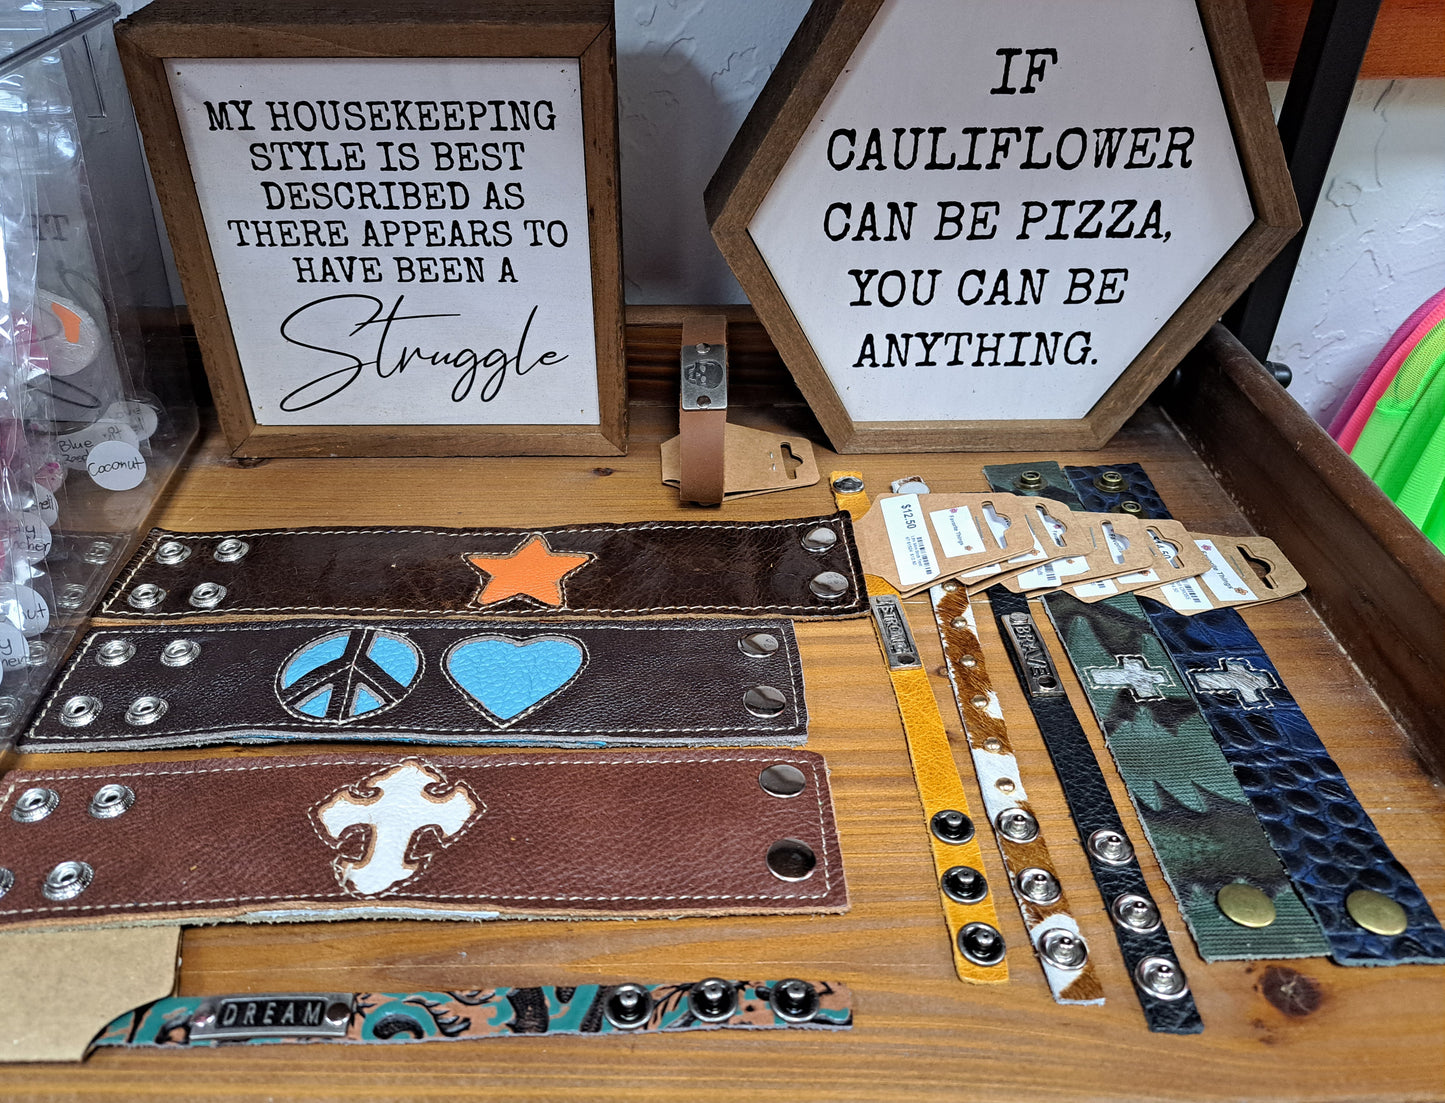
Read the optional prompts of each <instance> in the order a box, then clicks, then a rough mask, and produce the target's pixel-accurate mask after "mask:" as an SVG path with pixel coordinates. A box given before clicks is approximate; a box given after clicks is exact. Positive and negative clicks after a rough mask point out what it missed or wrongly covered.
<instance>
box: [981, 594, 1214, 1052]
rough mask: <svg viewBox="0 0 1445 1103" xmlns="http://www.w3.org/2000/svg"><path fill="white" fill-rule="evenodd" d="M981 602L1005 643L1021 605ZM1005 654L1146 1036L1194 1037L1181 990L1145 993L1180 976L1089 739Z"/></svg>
mask: <svg viewBox="0 0 1445 1103" xmlns="http://www.w3.org/2000/svg"><path fill="white" fill-rule="evenodd" d="M988 600H989V604H990V605H991V606H992V608H993V614H994V619H995V621H996V622H997V623H998V626H999V632H1000V633H1001V634H1002V635H1003V637H1004V639H1005V641H1006V642H1007V641H1008V640H1009V638H1010V635H1011V634H1012V633H1013V630H1012V629H1011V627H1010V625H1009V623H1008V619H1007V618H1009V617H1010V616H1018V615H1020V614H1022V615H1023V616H1030V614H1029V603H1028V598H1027V597H1025V596H1024V595H1022V594H1015V593H1010V592H1009V591H1008V590H1007V589H1005V588H1004V587H1002V586H994V587H992V588H991V589H990V590H989V591H988ZM1033 638H1034V641H1035V643H1036V646H1037V648H1038V649H1039V651H1040V652H1041V653H1042V655H1043V656H1045V657H1047V654H1048V653H1047V650H1046V649H1045V648H1044V644H1043V641H1042V639H1041V638H1039V637H1038V635H1037V632H1035V633H1034V636H1033ZM1008 651H1009V660H1010V662H1011V663H1012V664H1013V668H1014V673H1015V674H1016V675H1017V676H1018V679H1019V685H1020V687H1021V688H1022V689H1023V691H1024V696H1025V697H1026V698H1027V700H1028V703H1029V708H1030V709H1031V710H1032V711H1033V714H1034V719H1035V720H1036V721H1037V722H1038V726H1039V732H1040V734H1041V735H1042V736H1043V738H1044V745H1045V746H1046V747H1048V750H1049V757H1050V758H1052V759H1053V762H1054V770H1055V772H1056V773H1057V774H1058V775H1059V783H1060V785H1062V787H1063V790H1064V799H1065V800H1067V801H1068V804H1069V814H1070V815H1071V816H1073V819H1074V826H1075V827H1076V828H1077V829H1078V832H1079V840H1080V841H1081V842H1082V843H1083V844H1084V853H1085V854H1086V855H1087V856H1088V859H1089V868H1090V870H1091V872H1092V873H1093V874H1094V882H1095V884H1097V885H1098V887H1099V895H1100V896H1101V897H1103V901H1104V909H1105V912H1106V913H1107V914H1109V915H1110V917H1111V918H1113V920H1114V922H1113V926H1114V934H1115V937H1116V938H1117V939H1118V942H1119V950H1120V952H1121V953H1122V954H1123V955H1124V964H1125V965H1126V966H1127V968H1128V969H1129V973H1130V977H1131V979H1133V981H1134V991H1135V993H1136V994H1137V995H1138V997H1139V1003H1140V1006H1141V1007H1142V1008H1143V1009H1144V1018H1145V1021H1146V1022H1147V1023H1148V1024H1149V1029H1150V1030H1153V1031H1156V1032H1159V1033H1164V1034H1197V1033H1199V1032H1200V1031H1201V1030H1203V1029H1204V1024H1203V1022H1202V1020H1201V1019H1200V1017H1199V1010H1198V1008H1197V1007H1195V1005H1194V998H1193V996H1192V995H1191V994H1190V993H1189V990H1188V988H1187V985H1186V987H1185V988H1184V989H1183V990H1182V991H1181V992H1179V993H1178V994H1176V995H1174V996H1173V998H1162V997H1161V996H1159V995H1156V994H1154V992H1152V991H1150V989H1149V987H1148V986H1147V985H1146V983H1145V980H1144V977H1145V976H1146V975H1152V976H1154V977H1156V978H1157V977H1159V976H1160V973H1161V971H1163V972H1164V973H1165V975H1166V976H1167V970H1173V971H1174V973H1173V975H1174V976H1175V977H1177V978H1179V980H1180V981H1182V980H1183V977H1184V970H1183V967H1182V966H1180V964H1179V959H1178V957H1177V956H1176V955H1175V953H1174V947H1173V944H1172V943H1171V942H1170V941H1169V935H1168V933H1167V932H1166V931H1165V930H1164V924H1163V921H1162V919H1161V918H1160V916H1159V909H1158V905H1156V904H1155V903H1154V900H1153V897H1151V896H1150V894H1149V887H1148V885H1147V884H1145V882H1144V874H1143V872H1142V871H1141V870H1140V868H1139V863H1138V861H1137V860H1136V859H1135V857H1134V852H1133V846H1132V844H1131V843H1129V842H1128V838H1129V836H1128V833H1127V832H1126V831H1125V830H1124V821H1123V819H1122V818H1121V817H1120V815H1119V810H1118V808H1117V807H1116V806H1115V804H1114V798H1113V797H1112V796H1111V795H1110V793H1109V786H1108V783H1107V782H1106V781H1105V780H1104V774H1103V771H1102V770H1100V769H1099V763H1098V760H1097V759H1096V758H1095V757H1094V751H1093V748H1092V747H1090V746H1089V738H1088V736H1087V735H1085V734H1084V729H1083V727H1082V726H1081V725H1080V724H1079V719H1078V717H1077V716H1075V715H1074V708H1073V705H1071V704H1070V703H1069V699H1068V697H1067V696H1066V695H1064V694H1062V693H1058V694H1052V693H1050V692H1049V690H1050V689H1052V688H1053V687H1051V686H1048V685H1047V684H1045V685H1044V686H1043V687H1042V688H1038V687H1039V685H1040V681H1043V682H1044V683H1047V681H1048V677H1047V675H1042V676H1041V675H1040V673H1039V671H1040V669H1041V667H1040V665H1039V664H1038V663H1036V662H1030V664H1029V669H1025V666H1024V663H1023V662H1022V661H1021V659H1020V655H1019V653H1018V651H1017V650H1016V649H1014V648H1013V647H1011V646H1010V647H1008ZM1055 685H1057V683H1056V682H1055ZM1031 686H1033V687H1036V688H1034V689H1031ZM1113 838H1117V839H1118V840H1123V845H1122V846H1116V847H1114V848H1109V847H1106V846H1101V845H1100V844H1099V842H1098V841H1099V840H1105V839H1113ZM1091 840H1092V841H1091ZM1131 901H1136V902H1137V903H1136V904H1135V907H1134V908H1133V909H1132V910H1131V909H1130V908H1129V907H1128V904H1129V903H1130V902H1131ZM1130 914H1132V915H1139V916H1142V917H1143V921H1141V922H1139V923H1138V925H1130V924H1128V923H1126V922H1125V921H1124V920H1123V919H1122V918H1120V917H1121V915H1130ZM1151 916H1152V921H1151V920H1150V917H1151ZM1140 927H1143V928H1145V929H1140Z"/></svg>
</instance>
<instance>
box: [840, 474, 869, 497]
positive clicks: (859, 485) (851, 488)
mask: <svg viewBox="0 0 1445 1103" xmlns="http://www.w3.org/2000/svg"><path fill="white" fill-rule="evenodd" d="M833 489H834V490H836V491H837V492H838V493H839V494H857V493H858V491H860V490H862V489H863V480H862V479H860V478H859V477H858V476H857V475H844V476H842V477H841V478H838V479H834V480H833Z"/></svg>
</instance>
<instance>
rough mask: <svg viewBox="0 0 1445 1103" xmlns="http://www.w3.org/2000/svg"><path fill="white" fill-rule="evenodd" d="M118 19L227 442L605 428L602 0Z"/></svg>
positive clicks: (378, 447)
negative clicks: (121, 20)
mask: <svg viewBox="0 0 1445 1103" xmlns="http://www.w3.org/2000/svg"><path fill="white" fill-rule="evenodd" d="M117 38H118V40H119V43H120V49H121V54H122V58H123V60H124V64H125V69H126V76H127V79H128V81H129V82H130V86H131V93H132V98H133V100H134V102H135V108H136V115H137V117H138V120H139V122H140V126H141V131H142V134H143V136H144V139H145V144H146V148H147V153H148V157H149V160H150V163H151V169H152V173H153V175H154V178H155V183H156V191H157V193H158V195H159V197H160V200H161V205H162V209H163V211H164V213H165V218H166V223H167V226H168V228H169V230H170V237H171V243H172V246H173V247H174V250H175V255H176V267H177V270H178V272H179V273H180V277H181V281H182V285H183V287H184V290H185V294H186V299H187V302H188V303H189V306H190V311H191V318H192V320H193V322H194V325H195V328H196V335H197V338H198V340H199V342H200V346H201V352H202V355H203V357H204V360H205V364H206V371H207V374H208V375H209V377H210V380H211V387H212V391H213V393H214V396H215V400H216V408H217V410H218V412H219V415H220V420H221V425H222V428H223V429H224V431H225V433H226V438H227V440H228V442H229V444H230V446H231V448H232V451H233V453H234V454H235V455H237V456H314V455H347V456H367V455H370V456H380V455H398V456H400V455H419V456H425V455H433V456H445V455H616V454H619V453H621V452H622V451H624V450H625V437H626V379H625V365H624V358H623V338H622V283H621V260H620V258H621V251H620V240H619V214H618V184H617V180H618V176H617V122H616V83H615V49H616V47H615V33H614V25H613V14H612V4H611V3H610V0H608V2H596V0H565V2H564V0H534V2H532V3H529V4H526V5H519V4H511V3H500V2H487V0H483V2H470V3H464V2H458V0H441V2H436V3H421V2H416V3H393V4H383V3H379V2H377V0H358V2H357V3H353V4H348V5H344V6H335V5H333V6H325V5H321V4H311V3H305V2H302V3H287V2H285V0H258V2H255V3H250V4H243V5H242V7H241V8H237V7H235V6H227V5H221V6H218V5H214V4H210V3H207V2H205V0H156V2H155V3H153V4H151V5H149V6H148V7H146V8H143V9H141V11H140V12H139V13H137V14H136V15H135V16H133V17H132V18H131V19H129V20H127V21H125V22H123V23H122V24H120V26H119V27H118V30H117Z"/></svg>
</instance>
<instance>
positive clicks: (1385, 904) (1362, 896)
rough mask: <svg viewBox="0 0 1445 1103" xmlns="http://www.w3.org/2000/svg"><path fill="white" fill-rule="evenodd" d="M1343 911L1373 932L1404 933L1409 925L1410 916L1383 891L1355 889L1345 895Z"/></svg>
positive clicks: (1386, 933) (1385, 933)
mask: <svg viewBox="0 0 1445 1103" xmlns="http://www.w3.org/2000/svg"><path fill="white" fill-rule="evenodd" d="M1345 911H1347V912H1349V913H1350V918H1351V919H1353V920H1354V921H1355V922H1356V923H1358V924H1359V925H1360V926H1361V927H1364V928H1365V930H1367V931H1370V932H1372V933H1374V934H1384V935H1396V934H1404V933H1405V928H1406V927H1408V926H1409V925H1410V917H1409V916H1408V915H1406V914H1405V909H1404V908H1402V907H1400V905H1399V904H1397V903H1396V902H1395V901H1393V900H1391V899H1390V898H1389V897H1388V896H1386V895H1384V894H1383V893H1379V892H1374V891H1372V890H1371V889H1356V890H1355V891H1354V892H1352V893H1350V895H1348V896H1346V897H1345Z"/></svg>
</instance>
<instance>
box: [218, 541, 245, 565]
mask: <svg viewBox="0 0 1445 1103" xmlns="http://www.w3.org/2000/svg"><path fill="white" fill-rule="evenodd" d="M250 550H251V545H250V544H248V543H246V541H244V540H237V539H236V538H235V537H234V536H228V537H226V539H224V540H222V541H221V542H220V543H219V544H217V545H216V550H215V551H213V552H212V553H211V557H212V558H213V559H215V561H216V562H217V563H234V562H236V560H238V559H240V558H242V557H243V556H244V555H245V554H246V553H247V552H248V551H250Z"/></svg>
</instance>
